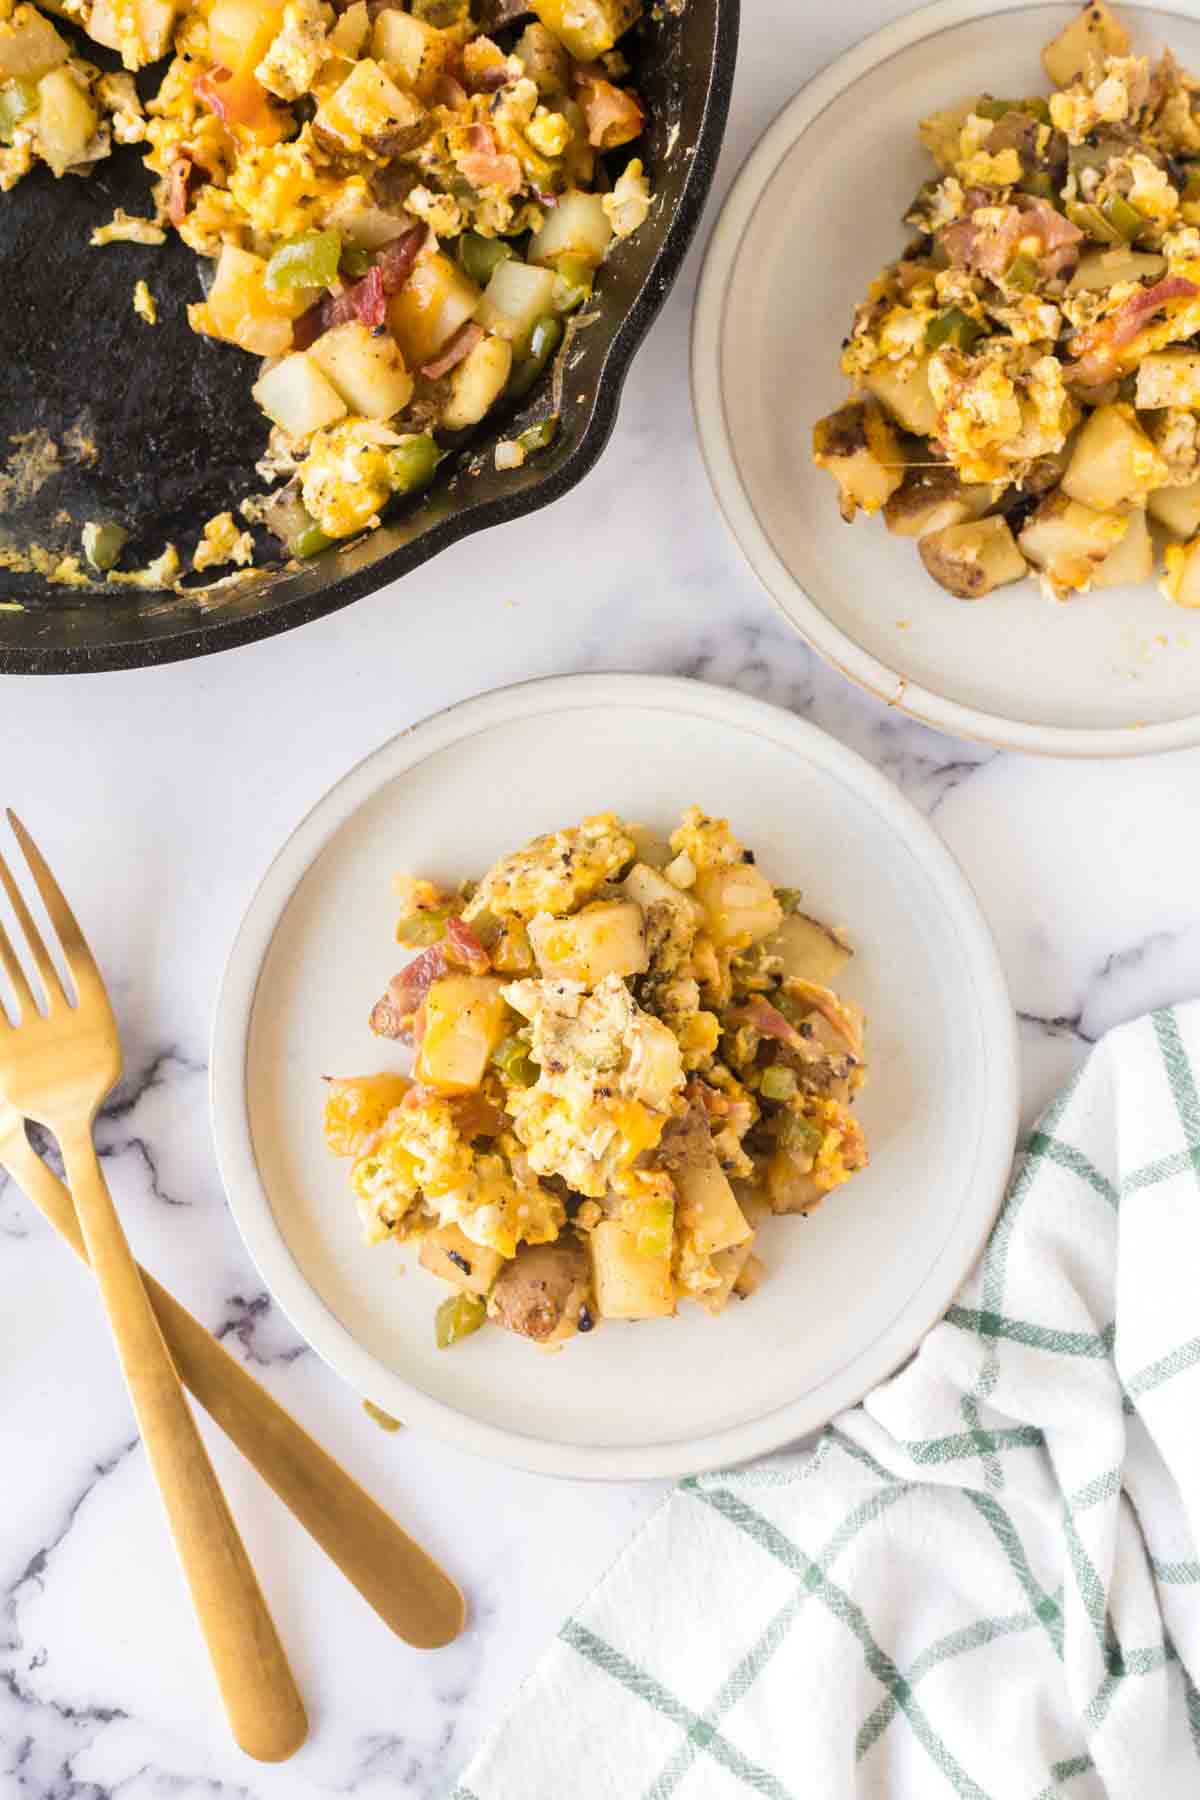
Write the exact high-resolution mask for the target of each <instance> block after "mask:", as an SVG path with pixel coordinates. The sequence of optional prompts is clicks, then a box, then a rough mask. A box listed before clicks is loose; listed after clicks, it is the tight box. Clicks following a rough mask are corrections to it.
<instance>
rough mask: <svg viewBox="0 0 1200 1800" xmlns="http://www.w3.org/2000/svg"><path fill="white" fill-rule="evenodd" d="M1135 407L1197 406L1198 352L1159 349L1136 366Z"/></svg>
mask: <svg viewBox="0 0 1200 1800" xmlns="http://www.w3.org/2000/svg"><path fill="white" fill-rule="evenodd" d="M1134 398H1135V404H1136V405H1137V407H1138V408H1139V410H1140V409H1143V408H1145V409H1147V410H1149V409H1151V408H1154V407H1159V406H1184V407H1200V352H1198V351H1195V350H1161V351H1159V352H1158V353H1157V354H1156V355H1153V356H1144V357H1143V358H1142V360H1141V362H1140V363H1139V364H1138V370H1137V392H1136V395H1135V396H1134Z"/></svg>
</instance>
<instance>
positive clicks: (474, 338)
mask: <svg viewBox="0 0 1200 1800" xmlns="http://www.w3.org/2000/svg"><path fill="white" fill-rule="evenodd" d="M482 336H483V327H482V325H476V323H475V321H474V320H473V319H468V321H467V323H466V324H465V325H463V326H462V327H461V328H460V329H459V330H458V331H456V332H455V334H454V336H453V337H452V338H451V339H450V342H449V343H448V344H447V345H446V348H445V349H444V350H443V351H442V354H441V355H440V356H439V357H437V359H436V360H435V361H434V362H431V363H426V364H425V365H424V367H423V368H422V370H421V373H422V375H424V376H426V377H427V378H428V379H429V380H430V381H437V380H439V379H440V378H441V376H443V375H448V374H449V372H450V370H451V369H453V368H455V367H456V366H457V365H458V364H459V363H460V362H462V361H463V359H464V358H465V357H468V356H470V354H471V352H472V350H473V349H474V348H475V346H476V344H477V343H478V342H479V341H480V339H481V338H482ZM459 922H460V921H459V920H457V919H452V920H451V924H452V925H457V924H458V923H459Z"/></svg>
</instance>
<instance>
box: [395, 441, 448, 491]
mask: <svg viewBox="0 0 1200 1800" xmlns="http://www.w3.org/2000/svg"><path fill="white" fill-rule="evenodd" d="M387 460H388V471H389V474H390V477H391V483H392V487H393V489H394V490H395V492H396V493H397V494H415V493H416V492H417V491H418V489H419V488H424V487H428V486H429V483H430V482H431V481H432V480H433V477H434V475H435V474H436V472H437V466H438V463H439V462H440V461H441V452H440V450H439V449H438V447H437V444H436V443H435V442H434V440H433V438H432V437H430V435H429V433H428V432H427V431H414V432H410V433H409V435H408V436H407V437H406V438H405V439H404V441H403V443H400V444H397V445H396V447H395V449H394V450H389V451H388V459H387Z"/></svg>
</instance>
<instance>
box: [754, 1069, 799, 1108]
mask: <svg viewBox="0 0 1200 1800" xmlns="http://www.w3.org/2000/svg"><path fill="white" fill-rule="evenodd" d="M758 1088H759V1092H760V1093H761V1095H762V1097H763V1099H764V1100H790V1099H791V1097H792V1095H793V1094H794V1093H795V1091H796V1075H795V1071H794V1070H793V1069H789V1068H788V1067H787V1065H786V1064H785V1063H772V1064H771V1066H770V1068H767V1069H764V1070H763V1072H762V1080H761V1081H760V1082H759V1084H758Z"/></svg>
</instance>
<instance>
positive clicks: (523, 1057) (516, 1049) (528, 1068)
mask: <svg viewBox="0 0 1200 1800" xmlns="http://www.w3.org/2000/svg"><path fill="white" fill-rule="evenodd" d="M492 1063H493V1065H494V1067H495V1068H497V1069H499V1071H500V1073H501V1074H502V1075H504V1076H506V1077H507V1078H508V1080H509V1081H511V1082H512V1083H513V1084H514V1085H515V1086H516V1087H532V1086H533V1084H534V1082H535V1081H536V1080H537V1078H538V1076H539V1075H540V1073H541V1070H540V1069H539V1068H538V1065H537V1064H536V1063H535V1062H534V1060H533V1058H532V1057H531V1056H530V1054H529V1045H528V1043H527V1042H526V1040H525V1039H524V1038H523V1037H522V1036H521V1035H520V1033H519V1032H518V1033H517V1034H516V1035H515V1036H513V1037H507V1038H505V1039H504V1042H503V1043H502V1044H497V1046H496V1048H495V1049H494V1050H493V1051H492Z"/></svg>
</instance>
